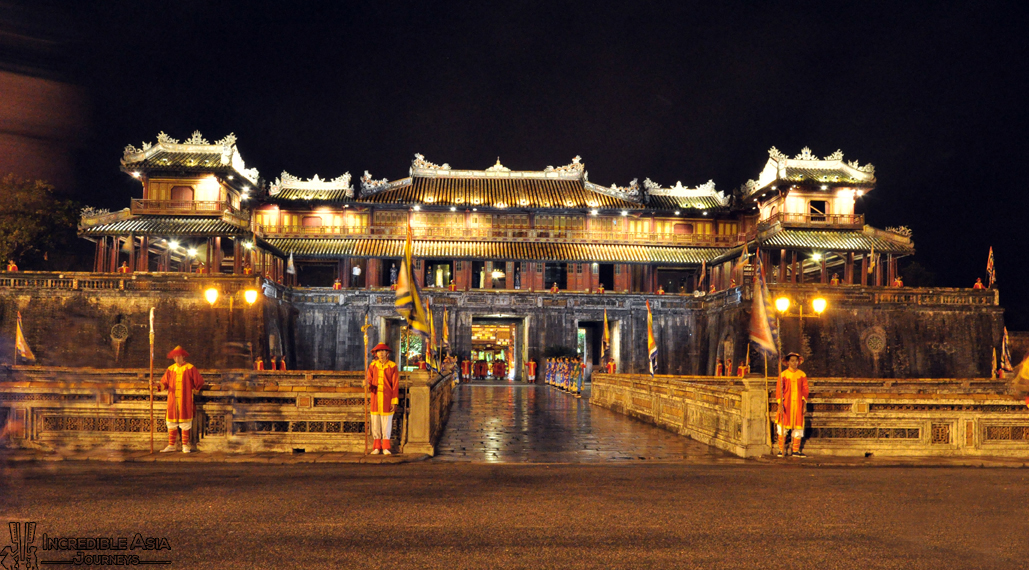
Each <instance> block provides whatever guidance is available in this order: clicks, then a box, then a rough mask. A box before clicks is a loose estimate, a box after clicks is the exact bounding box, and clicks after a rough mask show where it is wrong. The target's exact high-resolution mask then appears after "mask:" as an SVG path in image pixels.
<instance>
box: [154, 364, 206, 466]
mask: <svg viewBox="0 0 1029 570" xmlns="http://www.w3.org/2000/svg"><path fill="white" fill-rule="evenodd" d="M188 357H189V353H188V352H186V351H185V350H183V349H182V347H181V346H176V347H175V348H174V349H173V350H172V351H171V352H169V353H168V358H171V359H174V360H175V364H172V365H171V366H169V367H168V370H165V372H164V376H162V377H161V387H162V388H165V389H167V390H168V413H167V415H166V416H165V420H166V423H167V425H168V447H165V448H164V449H162V450H161V453H168V452H171V451H178V450H179V447H178V445H176V441H175V440H176V438H177V436H178V432H179V430H182V452H183V453H190V452H191V451H193V449H192V447H191V446H190V443H189V430H190V429H191V428H192V427H193V410H194V409H195V406H194V405H193V394H195V393H197V392H198V391H199V390H200V388H202V387H203V386H204V379H203V378H201V377H200V371H199V370H197V369H196V367H195V366H193V365H192V364H189V363H188V362H186V358H188ZM158 389H159V390H160V388H158Z"/></svg>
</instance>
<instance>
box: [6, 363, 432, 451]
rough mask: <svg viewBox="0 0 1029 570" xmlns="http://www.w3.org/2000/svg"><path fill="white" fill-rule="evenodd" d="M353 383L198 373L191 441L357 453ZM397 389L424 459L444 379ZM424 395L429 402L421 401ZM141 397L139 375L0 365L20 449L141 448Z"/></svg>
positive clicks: (158, 443)
mask: <svg viewBox="0 0 1029 570" xmlns="http://www.w3.org/2000/svg"><path fill="white" fill-rule="evenodd" d="M361 379H362V374H361V372H322V373H319V372H254V371H251V370H222V371H218V372H213V371H205V372H204V382H205V386H204V388H203V389H202V391H201V393H200V394H199V395H198V396H196V400H195V401H196V404H197V410H196V416H195V418H194V421H195V425H196V426H197V429H195V430H193V435H194V436H195V442H196V443H197V444H198V447H199V449H200V450H201V451H222V452H245V453H256V452H265V451H272V452H290V451H294V450H304V451H308V452H316V451H344V452H354V453H357V452H363V451H364V447H365V435H364V418H365V416H364V398H363V393H364V391H363V389H362V387H361ZM157 380H159V377H158V378H157ZM401 386H402V387H403V388H405V389H404V390H402V392H401V396H400V403H401V407H400V410H401V412H403V410H404V407H405V406H406V402H407V401H411V402H412V406H415V408H414V409H412V410H411V413H410V415H409V420H408V421H410V422H412V427H411V429H409V430H408V432H409V449H406V451H407V452H408V453H428V454H430V455H431V454H432V453H433V449H434V445H435V442H436V440H437V439H438V437H439V432H440V431H442V429H443V426H445V425H446V420H447V417H448V416H449V401H450V400H449V398H450V387H451V386H452V382H450V378H449V377H448V378H445V379H437V380H436V381H435V382H430V379H429V376H428V374H427V373H425V372H414V373H407V374H404V375H403V376H402V378H401ZM422 392H425V394H426V395H430V392H431V397H427V398H424V401H423V398H421V395H422ZM408 393H410V394H411V398H410V400H408V398H407V394H408ZM166 398H167V392H157V393H156V394H155V397H154V400H155V402H154V418H155V421H154V431H155V437H154V445H155V449H161V448H163V447H164V446H165V445H167V435H166V434H167V428H166V426H165V424H164V421H163V418H164V410H165V406H166ZM149 400H150V392H149V383H148V371H147V370H146V369H114V370H112V369H106V370H105V369H67V368H49V367H35V366H17V367H14V368H11V367H0V425H4V424H5V423H6V418H12V419H16V420H18V421H19V422H20V423H21V425H22V426H23V427H22V428H21V429H20V430H19V431H18V432H17V433H15V434H13V436H12V439H11V441H12V443H13V444H14V445H16V446H20V447H27V448H36V449H44V450H55V451H60V450H68V451H72V450H85V449H92V448H98V447H99V448H105V449H109V450H111V451H118V450H124V451H130V450H149V449H150V401H149ZM444 404H446V405H445V406H444ZM404 421H405V419H404V414H403V413H397V414H395V415H394V423H393V425H394V430H393V440H394V444H395V446H396V447H395V448H397V449H399V447H400V444H401V437H402V434H403V432H404V430H403V425H404ZM423 424H424V429H422V425H423Z"/></svg>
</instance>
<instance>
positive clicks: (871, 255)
mask: <svg viewBox="0 0 1029 570" xmlns="http://www.w3.org/2000/svg"><path fill="white" fill-rule="evenodd" d="M868 257H869V259H871V262H870V263H869V264H868V274H869V275H871V274H872V272H873V271H875V260H876V257H875V246H874V245H873V246H872V251H871V253H869V254H868Z"/></svg>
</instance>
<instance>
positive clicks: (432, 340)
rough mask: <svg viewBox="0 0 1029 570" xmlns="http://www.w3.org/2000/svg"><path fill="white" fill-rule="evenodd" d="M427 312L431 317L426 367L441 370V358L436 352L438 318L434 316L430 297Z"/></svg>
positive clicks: (426, 302) (427, 302)
mask: <svg viewBox="0 0 1029 570" xmlns="http://www.w3.org/2000/svg"><path fill="white" fill-rule="evenodd" d="M425 314H426V316H427V317H428V318H429V342H428V345H427V346H426V347H425V367H426V368H428V369H429V370H431V371H433V372H439V362H438V360H439V359H438V358H437V354H436V352H437V351H436V319H434V318H433V317H432V309H431V308H429V300H428V299H426V300H425Z"/></svg>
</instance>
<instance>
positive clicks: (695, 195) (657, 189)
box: [643, 178, 729, 210]
mask: <svg viewBox="0 0 1029 570" xmlns="http://www.w3.org/2000/svg"><path fill="white" fill-rule="evenodd" d="M643 187H644V188H646V189H647V194H648V195H649V196H650V197H651V198H652V200H651V201H653V198H655V197H656V198H668V199H669V200H661V201H662V202H669V203H671V202H674V203H676V204H678V207H679V208H694V209H697V210H704V209H707V208H709V207H711V206H712V205H717V207H722V208H724V207H727V206H728V205H729V197H728V196H726V195H725V193H724V192H722V191H720V190H715V181H714V180H708V181H707V182H705V183H704V184H701V185H699V186H697V187H695V188H689V187H686V186H683V185H682V182H681V181H677V182H676V183H675V186H671V187H668V188H664V187H662V186H661V185H660V184H658V183H657V182H654V181H653V180H651V179H649V178H647V179H646V180H644V181H643Z"/></svg>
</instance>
